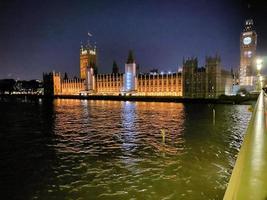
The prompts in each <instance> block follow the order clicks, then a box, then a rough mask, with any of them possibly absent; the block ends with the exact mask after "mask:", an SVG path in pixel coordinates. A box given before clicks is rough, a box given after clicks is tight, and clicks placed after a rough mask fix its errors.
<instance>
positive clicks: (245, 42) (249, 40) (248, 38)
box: [243, 37, 252, 45]
mask: <svg viewBox="0 0 267 200" xmlns="http://www.w3.org/2000/svg"><path fill="white" fill-rule="evenodd" d="M251 42H252V39H251V37H245V38H244V39H243V43H244V44H245V45H248V44H250V43H251Z"/></svg>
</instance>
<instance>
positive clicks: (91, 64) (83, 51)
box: [80, 44, 97, 79]
mask: <svg viewBox="0 0 267 200" xmlns="http://www.w3.org/2000/svg"><path fill="white" fill-rule="evenodd" d="M87 68H89V69H90V68H93V69H94V74H97V66H96V47H94V48H92V47H91V46H90V45H89V44H88V45H86V46H85V47H84V46H83V45H81V48H80V78H81V79H86V76H87V75H86V72H87Z"/></svg>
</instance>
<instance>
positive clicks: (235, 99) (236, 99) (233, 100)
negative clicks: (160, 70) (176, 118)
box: [0, 94, 258, 104]
mask: <svg viewBox="0 0 267 200" xmlns="http://www.w3.org/2000/svg"><path fill="white" fill-rule="evenodd" d="M0 98H27V99H29V100H38V99H81V100H82V99H86V100H111V101H144V102H179V103H183V102H184V103H212V104H250V102H251V101H256V100H257V98H258V95H250V96H245V97H242V96H221V97H219V98H183V97H176V96H112V95H89V96H82V95H56V96H44V95H36V94H11V95H9V94H1V95H0Z"/></svg>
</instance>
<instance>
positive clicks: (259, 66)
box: [256, 58, 263, 74]
mask: <svg viewBox="0 0 267 200" xmlns="http://www.w3.org/2000/svg"><path fill="white" fill-rule="evenodd" d="M262 62H263V61H262V59H260V58H258V59H257V60H256V64H257V70H258V74H260V70H261V68H262Z"/></svg>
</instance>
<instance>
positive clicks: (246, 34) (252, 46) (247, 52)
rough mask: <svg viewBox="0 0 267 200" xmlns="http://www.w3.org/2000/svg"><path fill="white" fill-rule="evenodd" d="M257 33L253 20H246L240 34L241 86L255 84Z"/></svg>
mask: <svg viewBox="0 0 267 200" xmlns="http://www.w3.org/2000/svg"><path fill="white" fill-rule="evenodd" d="M256 47H257V33H256V31H255V28H254V24H253V20H252V19H250V20H246V22H245V27H244V30H243V32H242V33H241V36H240V74H239V78H240V86H241V87H242V86H244V87H245V86H248V87H249V86H250V87H252V86H253V85H255V84H254V83H255V81H256V80H255V79H256V76H255V75H256V73H255V69H254V68H255V67H254V60H255V56H256Z"/></svg>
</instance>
